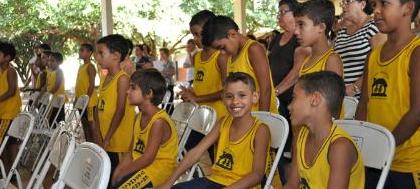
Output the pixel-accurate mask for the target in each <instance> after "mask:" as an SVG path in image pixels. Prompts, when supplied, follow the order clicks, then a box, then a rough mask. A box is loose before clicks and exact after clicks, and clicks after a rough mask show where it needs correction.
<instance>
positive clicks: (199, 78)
mask: <svg viewBox="0 0 420 189" xmlns="http://www.w3.org/2000/svg"><path fill="white" fill-rule="evenodd" d="M195 80H196V81H203V80H204V72H203V70H198V71H197V74H196V75H195Z"/></svg>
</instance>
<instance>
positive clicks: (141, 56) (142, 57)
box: [134, 45, 153, 70]
mask: <svg viewBox="0 0 420 189" xmlns="http://www.w3.org/2000/svg"><path fill="white" fill-rule="evenodd" d="M142 46H143V45H135V46H134V63H135V64H136V70H140V69H146V68H152V67H153V64H152V61H151V60H150V58H149V57H148V56H146V53H145V51H144V50H143V47H142Z"/></svg>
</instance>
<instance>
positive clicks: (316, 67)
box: [299, 48, 334, 76]
mask: <svg viewBox="0 0 420 189" xmlns="http://www.w3.org/2000/svg"><path fill="white" fill-rule="evenodd" d="M333 53H334V50H333V49H332V48H330V49H328V50H327V52H325V53H324V54H323V55H322V56H321V57H320V58H319V59H318V60H317V61H316V63H315V64H313V65H312V66H309V67H307V68H305V65H306V64H307V62H308V60H309V58H306V59H305V62H304V63H303V64H302V67H300V71H299V76H302V75H305V74H308V73H313V72H320V71H324V70H325V68H326V65H327V60H328V58H329V57H330V55H331V54H333Z"/></svg>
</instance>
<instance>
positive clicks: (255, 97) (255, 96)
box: [252, 91, 260, 104]
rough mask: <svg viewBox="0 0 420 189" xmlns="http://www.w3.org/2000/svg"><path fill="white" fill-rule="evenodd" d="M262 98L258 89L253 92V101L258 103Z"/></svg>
mask: <svg viewBox="0 0 420 189" xmlns="http://www.w3.org/2000/svg"><path fill="white" fill-rule="evenodd" d="M259 100H260V94H258V93H257V92H256V91H254V92H252V103H253V104H256V103H258V101H259Z"/></svg>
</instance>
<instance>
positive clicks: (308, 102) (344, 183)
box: [284, 71, 365, 189]
mask: <svg viewBox="0 0 420 189" xmlns="http://www.w3.org/2000/svg"><path fill="white" fill-rule="evenodd" d="M344 94H345V87H344V81H343V79H342V78H341V76H339V75H337V74H336V73H334V72H331V71H321V72H314V73H309V74H306V75H303V76H301V78H299V80H298V82H297V84H296V85H295V88H294V90H293V100H292V102H291V103H290V105H289V107H288V108H289V111H290V114H291V116H290V119H291V122H292V125H293V126H296V125H303V126H302V127H301V129H300V131H299V134H298V137H297V138H295V139H294V141H293V150H292V152H293V155H292V163H291V166H290V170H289V175H288V176H289V177H288V179H287V183H286V185H285V187H284V188H285V189H297V188H305V189H308V188H334V189H344V188H346V189H347V188H348V189H363V188H364V184H365V171H364V170H365V168H364V165H363V161H362V156H361V154H360V152H359V150H358V148H357V145H356V144H355V143H354V142H353V140H352V138H351V136H349V135H348V134H347V133H346V132H345V131H344V130H343V129H341V128H340V127H337V125H335V124H334V123H333V117H335V116H338V114H339V112H340V109H341V104H342V101H343V98H344Z"/></svg>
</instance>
